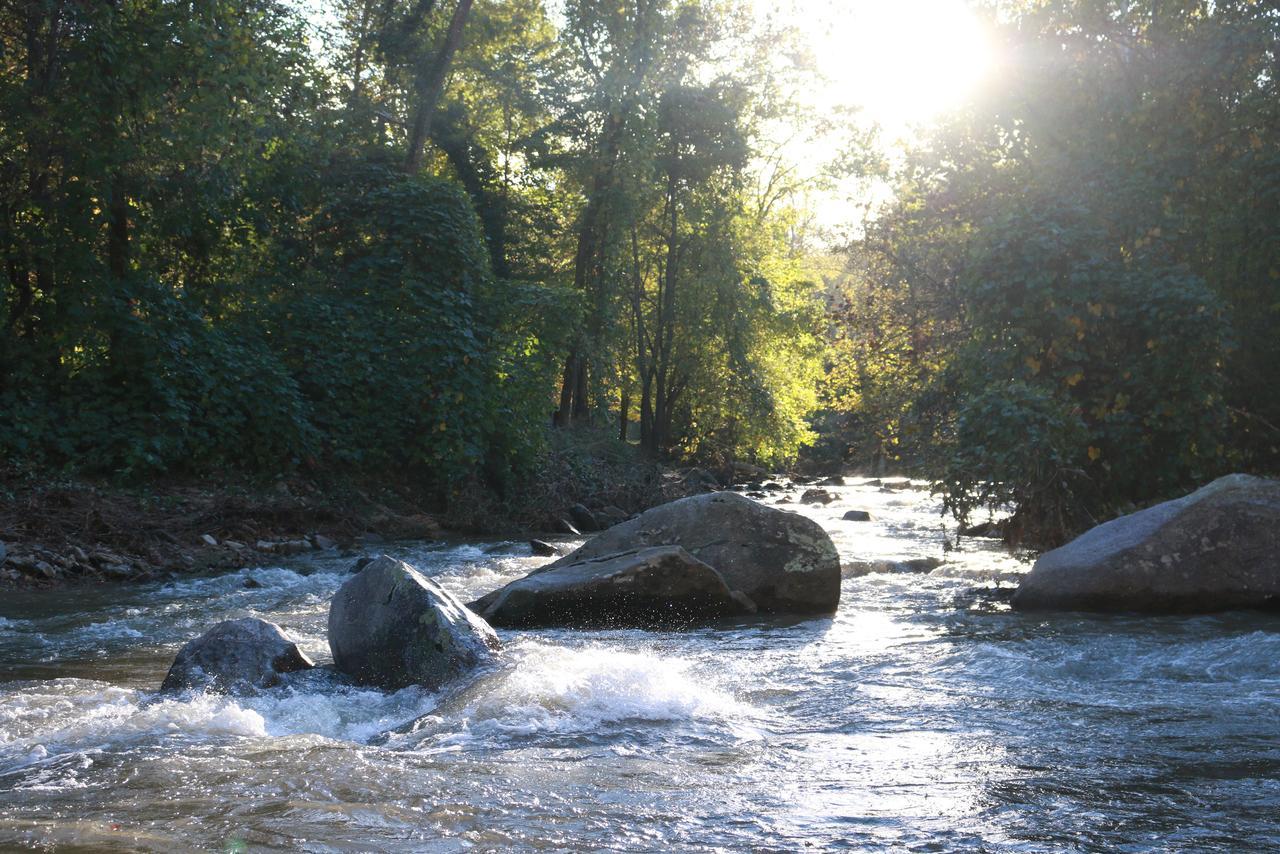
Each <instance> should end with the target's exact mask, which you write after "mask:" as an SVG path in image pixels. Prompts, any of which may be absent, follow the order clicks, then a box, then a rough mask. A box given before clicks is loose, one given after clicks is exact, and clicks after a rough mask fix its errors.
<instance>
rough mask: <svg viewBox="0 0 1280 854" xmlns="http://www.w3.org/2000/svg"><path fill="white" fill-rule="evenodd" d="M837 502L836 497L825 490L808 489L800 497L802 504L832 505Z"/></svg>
mask: <svg viewBox="0 0 1280 854" xmlns="http://www.w3.org/2000/svg"><path fill="white" fill-rule="evenodd" d="M836 500H837V498H836V496H834V495H832V494H831V493H830V492H827V491H826V490H825V489H806V490H805V491H804V493H803V494H802V495H801V496H800V503H801V504H830V503H831V502H833V501H836Z"/></svg>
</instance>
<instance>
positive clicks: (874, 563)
mask: <svg viewBox="0 0 1280 854" xmlns="http://www.w3.org/2000/svg"><path fill="white" fill-rule="evenodd" d="M942 565H943V561H942V560H941V559H939V558H936V557H913V558H903V559H902V560H861V561H852V562H850V563H846V564H845V565H844V566H843V567H842V568H841V571H842V572H843V573H844V577H845V578H861V577H862V576H864V575H872V574H874V573H918V574H919V573H926V572H933V571H934V570H935V569H938V568H939V567H941V566H942Z"/></svg>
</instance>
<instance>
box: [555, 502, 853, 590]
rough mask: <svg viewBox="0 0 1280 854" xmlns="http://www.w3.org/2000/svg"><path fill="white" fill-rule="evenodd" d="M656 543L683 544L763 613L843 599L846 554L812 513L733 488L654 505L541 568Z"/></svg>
mask: <svg viewBox="0 0 1280 854" xmlns="http://www.w3.org/2000/svg"><path fill="white" fill-rule="evenodd" d="M650 546H681V547H683V548H684V550H685V551H687V552H689V554H691V555H693V556H694V557H695V558H697V559H698V560H700V561H702V562H703V563H705V564H708V565H709V566H711V567H712V568H714V569H715V570H716V571H718V572H719V573H720V575H721V576H722V577H723V578H724V580H725V583H726V584H727V585H728V586H729V589H730V590H736V591H740V592H742V593H743V594H745V595H746V596H747V597H748V598H749V599H750V600H751V601H752V602H754V603H755V604H756V606H757V607H758V608H759V609H760V611H761V612H762V613H778V614H786V613H793V614H816V613H830V612H832V611H834V610H835V609H836V606H837V605H838V603H839V601H840V559H839V557H838V556H837V555H836V549H835V546H834V545H832V543H831V538H830V537H828V536H827V533H826V532H825V531H824V530H822V528H821V527H820V526H819V525H818V524H817V523H816V522H814V521H813V520H811V519H808V518H806V517H804V516H801V515H799V514H796V513H788V512H787V511H785V510H779V509H777V508H776V507H770V506H768V505H765V504H760V503H758V502H755V501H752V500H751V499H750V498H746V497H744V496H741V495H737V494H736V493H732V492H716V493H707V494H704V495H694V496H691V497H689V498H682V499H680V500H679V501H672V502H670V503H668V504H663V505H661V506H658V507H654V508H652V509H651V510H648V511H646V512H644V513H641V514H640V515H639V516H637V517H635V518H634V519H630V520H628V521H626V522H623V523H622V524H620V525H615V526H613V527H612V528H610V529H609V530H607V531H604V532H602V533H600V534H597V535H596V536H595V537H593V538H592V539H590V540H588V541H587V542H586V543H585V544H584V545H583V546H582V547H581V548H579V549H577V550H576V551H574V552H572V553H570V554H569V555H566V556H565V557H563V558H561V559H560V560H557V561H555V562H554V563H551V564H548V565H547V566H546V567H540V568H539V569H537V570H535V571H534V572H535V573H540V572H545V571H548V570H550V569H554V568H557V567H561V566H568V565H570V564H574V563H582V562H583V561H586V560H591V559H594V558H599V557H606V556H608V555H615V554H620V553H622V552H629V551H635V550H637V549H642V548H647V547H650Z"/></svg>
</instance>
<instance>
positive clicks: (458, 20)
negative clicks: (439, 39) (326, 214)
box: [404, 0, 473, 175]
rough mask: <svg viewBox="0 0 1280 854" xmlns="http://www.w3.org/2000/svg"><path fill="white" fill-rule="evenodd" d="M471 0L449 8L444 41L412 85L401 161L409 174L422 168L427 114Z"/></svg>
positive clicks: (428, 130) (437, 97) (433, 104)
mask: <svg viewBox="0 0 1280 854" xmlns="http://www.w3.org/2000/svg"><path fill="white" fill-rule="evenodd" d="M472 2H473V0H458V5H457V6H456V7H454V10H453V17H452V18H450V19H449V29H448V30H447V31H446V32H445V36H444V44H442V45H441V46H440V50H439V51H438V52H437V53H436V55H435V57H434V58H433V60H432V62H431V64H430V65H429V66H428V67H427V68H426V69H424V70H423V73H422V74H421V75H420V76H419V77H418V79H417V85H416V87H415V88H416V89H417V96H418V103H417V105H416V112H415V113H414V117H413V122H412V124H411V126H410V128H409V151H408V153H407V154H406V156H405V161H404V171H405V172H407V173H408V174H410V175H415V174H417V173H418V171H419V170H421V169H422V158H423V153H424V149H425V148H426V145H427V137H429V136H430V135H431V118H432V116H433V115H434V114H435V111H436V104H438V103H439V102H440V94H441V93H442V92H444V81H445V77H446V76H448V73H449V64H450V63H451V62H452V61H453V55H454V53H456V52H457V50H458V45H459V44H461V43H462V30H463V28H464V27H465V26H466V23H467V16H468V15H469V14H470V13H471V4H472Z"/></svg>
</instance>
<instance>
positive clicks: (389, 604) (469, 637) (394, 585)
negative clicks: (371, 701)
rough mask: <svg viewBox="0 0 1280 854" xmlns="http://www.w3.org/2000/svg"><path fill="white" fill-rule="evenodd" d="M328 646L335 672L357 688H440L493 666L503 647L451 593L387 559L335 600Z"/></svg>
mask: <svg viewBox="0 0 1280 854" xmlns="http://www.w3.org/2000/svg"><path fill="white" fill-rule="evenodd" d="M329 648H330V649H331V650H332V651H333V663H334V666H335V667H336V668H337V669H338V670H339V671H341V672H342V673H345V674H347V675H348V676H350V677H351V678H352V679H354V680H355V681H356V682H359V683H361V684H364V685H376V686H378V687H380V688H387V689H397V688H404V687H406V686H408V685H422V686H424V687H427V688H430V689H433V690H434V689H436V688H439V687H440V686H441V685H444V684H445V683H446V682H449V681H450V680H452V679H454V678H456V677H458V676H462V675H463V674H465V673H467V672H469V671H471V670H473V669H475V668H476V667H479V666H481V665H485V664H489V663H490V662H492V661H493V660H494V653H495V652H496V651H497V650H498V648H499V644H498V636H497V635H496V634H494V631H493V629H492V628H490V627H489V624H488V623H486V622H485V621H484V620H482V619H480V618H479V617H478V616H476V615H475V614H473V613H472V612H471V611H469V610H467V608H466V606H464V605H463V604H462V603H461V602H459V601H458V600H457V599H456V598H455V597H454V596H453V595H452V594H450V593H449V592H448V591H446V590H444V589H443V588H441V587H440V586H439V585H437V584H436V583H435V582H433V581H431V580H430V579H428V578H426V577H424V576H423V575H421V574H420V573H419V572H418V571H417V570H415V569H414V568H413V567H411V566H409V564H407V563H405V562H404V561H400V560H396V559H395V558H391V557H388V556H386V555H383V556H381V557H379V558H378V559H377V560H375V561H373V562H372V563H370V564H369V565H367V566H365V567H364V569H362V570H360V572H359V574H357V575H355V576H354V577H352V578H351V579H350V580H349V581H347V583H346V584H343V585H342V587H341V588H340V589H339V590H338V592H337V594H336V595H334V597H333V603H332V604H331V605H330V606H329Z"/></svg>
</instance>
